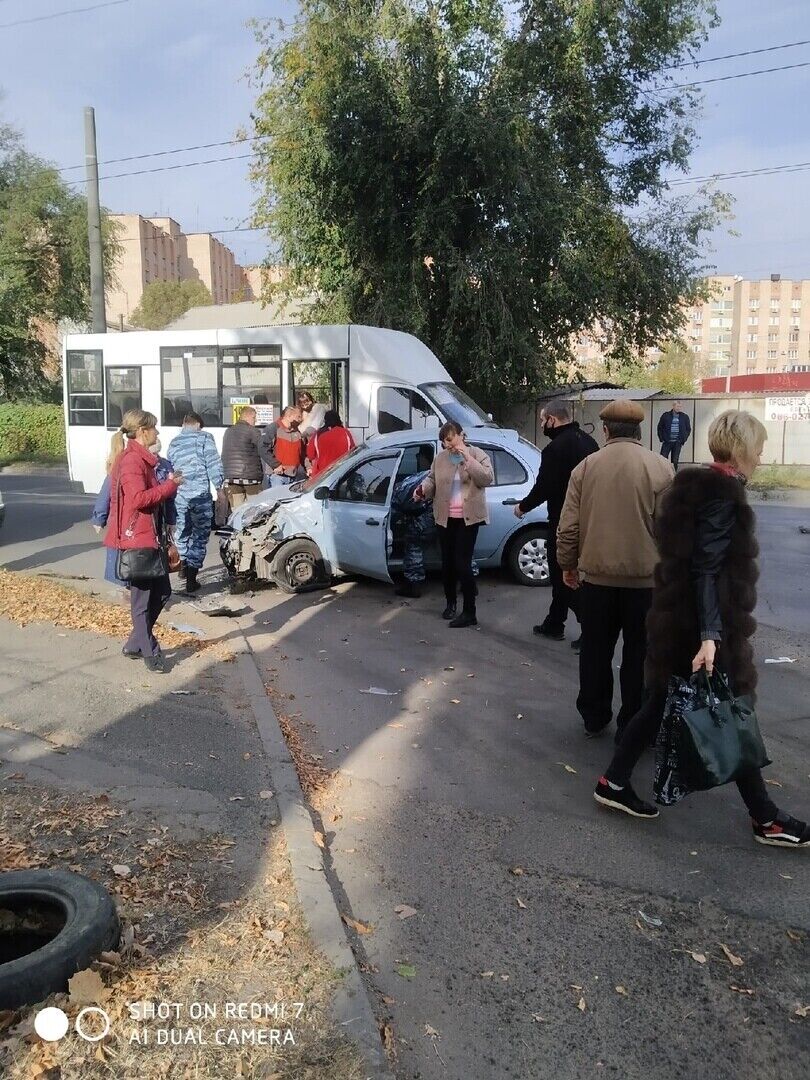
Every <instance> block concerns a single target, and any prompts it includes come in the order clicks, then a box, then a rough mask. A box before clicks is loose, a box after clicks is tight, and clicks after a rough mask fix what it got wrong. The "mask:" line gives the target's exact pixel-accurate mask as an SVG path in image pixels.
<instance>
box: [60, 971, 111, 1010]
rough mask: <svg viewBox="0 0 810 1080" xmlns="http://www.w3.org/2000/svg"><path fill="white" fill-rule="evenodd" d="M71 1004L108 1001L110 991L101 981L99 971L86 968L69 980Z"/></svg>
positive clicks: (96, 1003) (92, 1003)
mask: <svg viewBox="0 0 810 1080" xmlns="http://www.w3.org/2000/svg"><path fill="white" fill-rule="evenodd" d="M68 991H69V992H70V1003H71V1005H98V1004H100V1003H101V1002H103V1001H106V1000H107V998H108V997H109V996H110V991H109V990H108V989H107V987H106V986H105V985H104V983H103V982H102V981H101V976H100V975H99V973H98V972H97V971H92V970H91V969H90V968H85V970H84V971H77V972H76V974H75V975H74V976H73V978H72V979H69V980H68Z"/></svg>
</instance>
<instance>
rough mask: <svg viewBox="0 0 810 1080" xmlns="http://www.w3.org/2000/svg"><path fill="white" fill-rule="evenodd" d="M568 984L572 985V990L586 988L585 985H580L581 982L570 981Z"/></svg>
mask: <svg viewBox="0 0 810 1080" xmlns="http://www.w3.org/2000/svg"><path fill="white" fill-rule="evenodd" d="M568 985H569V986H570V987H571V989H572V990H584V989H585V987H584V986H580V985H579V983H569V984H568Z"/></svg>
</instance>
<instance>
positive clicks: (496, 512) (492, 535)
mask: <svg viewBox="0 0 810 1080" xmlns="http://www.w3.org/2000/svg"><path fill="white" fill-rule="evenodd" d="M476 445H481V444H476ZM481 449H482V450H483V451H484V453H485V454H486V455H487V456H488V457H489V460H490V461H491V462H492V469H493V472H494V473H495V482H494V484H492V485H491V486H490V487H488V488H487V509H488V510H489V525H482V526H481V528H480V529H479V530H478V539H477V541H476V544H475V557H476V559H482V560H483V559H489V558H491V557H492V556H493V555H494V554H495V553H496V552H497V551H498V550H499V548H500V547H501V544H502V543H503V538H504V537H505V536H506V535H507V534H508V533H510V532H512V530H513V529H514V528H515V526H516V524H517V522H516V520H515V504H516V503H517V502H520V500H521V499H522V498H523V497H524V496H525V494H526V484H527V483H528V481H529V474H528V472H527V470H526V466H525V465H524V464H523V462H522V461H521V460H520V459H519V458H517V457H516V456H515V455H514V454H513V453H511V451H509V450H507V449H506V448H505V447H501V446H486V445H481Z"/></svg>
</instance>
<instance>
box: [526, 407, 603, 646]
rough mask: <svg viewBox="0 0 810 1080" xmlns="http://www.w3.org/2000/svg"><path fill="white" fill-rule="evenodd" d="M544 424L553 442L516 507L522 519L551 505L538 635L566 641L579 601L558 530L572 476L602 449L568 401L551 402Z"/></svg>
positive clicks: (545, 409) (575, 642) (545, 430)
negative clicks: (567, 575)
mask: <svg viewBox="0 0 810 1080" xmlns="http://www.w3.org/2000/svg"><path fill="white" fill-rule="evenodd" d="M540 421H541V423H542V425H543V434H544V435H545V436H546V437H547V438H548V439H549V440H550V442H549V444H548V446H546V447H544V449H543V452H542V455H541V462H540V471H539V472H538V474H537V480H536V481H535V483H534V487H533V488H532V490H531V491H530V492H529V494H528V495H527V496H526V498H525V499H524V500H523V501H522V502H520V503H518V505H517V506H516V507H515V517H518V518H522V517H523V515H524V514H528V512H529V511H530V510H534V508H535V507H537V506H540V504H541V503H546V504H547V508H548V525H549V532H548V539H547V540H546V552H547V553H548V571H549V576H550V577H551V607H550V608H549V609H548V615H546V617H545V619H544V621H543V622H542V623H540V624H539V625H537V626H535V627H534V632H535V634H541V635H542V636H543V637H548V638H552V639H553V640H554V641H563V640H564V639H565V620H566V618H567V617H568V609H569V608H570V609H571V611H573V612H574V614H575V615H576V614H577V597H576V593H575V592H574V590H573V589H569V588H568V586H567V585H566V584H565V583H564V582H563V579H562V570H560V567H559V565H558V564H557V526H558V524H559V522H560V512H561V511H562V507H563V503H564V502H565V493H566V491H567V490H568V481H569V479H570V478H571V473H572V472H573V471H574V469H575V468H576V467H577V465H579V463H580V461H582V460H583V458H586V457H587V456H588V454H592V453H594V451H596V450H598V449H599V446H598V445H597V443H596V442H595V441H594V440H593V439H592V438H591V437H590V435H586V433H585V432H584V431H582V430H581V429H580V426H579V424H577V423H576V422H575V421H574V418H573V414H572V412H571V406H570V404H569V403H568V402H567V401H550V402H549V403H548V405H546V407H545V408H544V409H543V411H542V412H541V413H540ZM578 645H579V639H577V640H576V641H573V642H572V643H571V647H572V648H577V647H578Z"/></svg>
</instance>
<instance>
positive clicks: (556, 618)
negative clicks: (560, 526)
mask: <svg viewBox="0 0 810 1080" xmlns="http://www.w3.org/2000/svg"><path fill="white" fill-rule="evenodd" d="M546 553H547V554H548V574H549V577H550V578H551V606H550V607H549V609H548V615H546V617H545V619H544V620H543V626H544V627H545V628H546V629H547V630H551V631H556V630H558V631H559V632H560V633H562V632H563V630H564V629H565V620H566V619H567V618H568V612H569V610H570V611H573V613H574V614H575V615H576V617H577V618H579V597H578V596H577V591H576V590H575V589H569V588H568V586H567V585H566V584H565V582H564V581H563V576H562V570H561V569H560V564H559V563H558V562H557V527H556V524H552V526H551V529H550V532H549V537H548V539H547V540H546Z"/></svg>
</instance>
